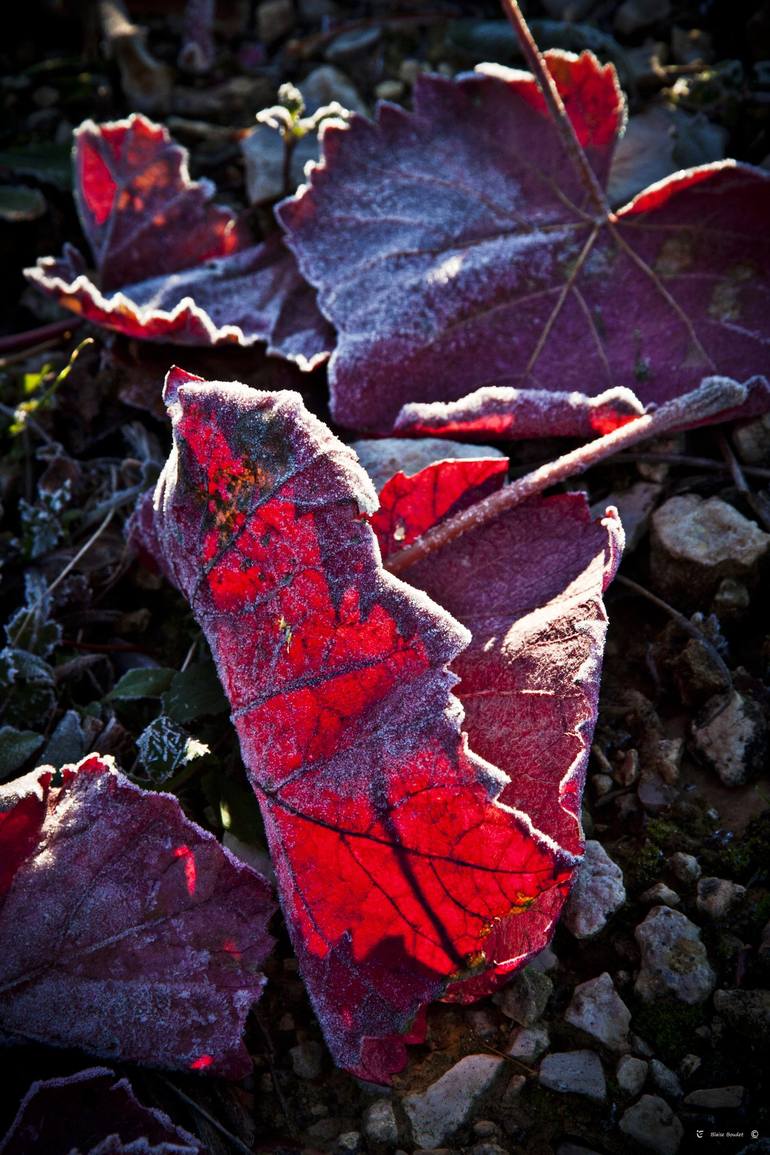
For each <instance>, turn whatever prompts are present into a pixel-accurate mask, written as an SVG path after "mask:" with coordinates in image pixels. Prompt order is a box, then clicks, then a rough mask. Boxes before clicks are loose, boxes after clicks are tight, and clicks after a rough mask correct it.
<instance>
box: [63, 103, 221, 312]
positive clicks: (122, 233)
mask: <svg viewBox="0 0 770 1155" xmlns="http://www.w3.org/2000/svg"><path fill="white" fill-rule="evenodd" d="M74 163H75V199H76V201H77V206H78V213H79V216H80V220H81V223H82V225H83V231H84V232H85V234H86V237H87V238H88V242H89V244H90V246H91V249H92V251H93V254H94V260H95V262H96V268H97V271H98V273H99V277H100V279H101V283H102V287H103V288H104V289H105V290H109V289H115V288H118V287H119V286H120V285H127V284H131V283H133V282H134V281H143V280H144V279H145V278H147V277H151V276H155V275H156V274H158V273H174V272H176V271H177V270H178V269H189V268H190V267H191V266H192V265H197V264H200V263H202V262H203V261H208V260H211V259H212V258H213V257H225V256H227V255H228V254H229V253H233V252H235V251H236V249H238V248H240V247H241V246H240V243H239V238H238V232H237V227H236V223H235V221H234V220H233V217H232V214H231V213H230V211H229V210H228V209H226V208H221V207H218V206H216V205H213V204H212V203H211V198H212V197H213V195H214V191H215V190H214V186H213V185H212V184H211V182H210V181H201V182H196V181H191V180H190V174H189V172H188V169H187V152H186V150H185V149H183V148H180V147H179V145H177V144H174V143H173V142H172V140H171V137H170V136H169V134H168V130H167V129H166V128H164V127H163V125H161V124H153V122H152V121H151V120H148V119H147V118H146V117H144V116H139V115H138V114H136V113H134V114H133V115H132V116H130V117H129V118H128V119H127V120H116V121H113V122H112V123H109V124H102V125H98V124H94V122H93V121H92V120H86V121H84V123H83V124H81V125H80V128H78V129H77V130H76V133H75V154H74Z"/></svg>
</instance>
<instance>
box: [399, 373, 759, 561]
mask: <svg viewBox="0 0 770 1155" xmlns="http://www.w3.org/2000/svg"><path fill="white" fill-rule="evenodd" d="M747 395H748V390H747V389H746V386H745V385H741V384H739V383H738V382H737V381H733V380H731V379H730V378H729V377H706V378H705V380H704V381H702V382H701V384H700V385H699V386H698V388H697V389H693V390H691V392H689V393H685V394H683V395H682V396H681V397H676V398H675V399H674V400H673V401H668V402H667V403H666V404H665V405H661V406H660V408H659V409H653V410H652V411H650V412H649V413H645V414H643V415H642V416H641V417H636V418H634V419H633V420H631V421H628V422H627V423H626V424H625V425H621V426H620V427H619V428H618V429H613V430H612V432H611V433H607V434H605V435H604V436H603V437H597V438H596V440H595V441H589V442H588V443H587V444H585V445H580V446H578V448H577V449H573V450H572V451H571V452H570V453H565V454H563V455H562V456H561V457H557V458H556V460H555V461H549V462H548V463H547V464H545V465H541V466H539V467H538V468H537V469H534V470H532V472H531V473H527V474H525V475H524V477H520V478H518V479H517V480H516V481H514V482H512V483H511V484H510V485H506V486H504V488H503V489H499V490H498V491H497V492H496V493H493V494H491V495H490V496H489V497H485V498H484V499H483V500H482V501H478V502H476V504H475V505H471V506H469V507H468V508H467V509H464V510H462V512H461V513H458V514H455V516H454V517H450V518H447V520H446V521H442V522H441V523H440V524H439V525H436V526H434V528H433V529H430V530H428V532H427V533H425V534H423V535H422V537H420V538H418V539H417V541H415V542H413V543H412V545H409V546H407V547H406V549H401V550H399V551H398V553H394V554H391V556H390V557H389V558H388V560H387V561H386V562H385V563H384V564H385V568H386V569H388V570H390V572H391V573H394V574H400V573H403V571H404V570H405V569H408V567H409V566H411V565H414V564H415V562H418V561H422V559H423V558H425V557H427V556H428V554H431V553H434V552H435V551H436V550H438V549H442V548H443V547H444V546H445V545H447V544H448V543H449V542H450V541H454V539H455V538H457V537H460V535H461V534H463V533H467V532H468V530H471V529H477V528H478V527H479V526H481V525H484V524H486V522H488V521H491V520H492V519H493V518H495V517H498V516H499V515H500V514H501V513H504V512H506V511H507V510H509V509H513V507H514V506H516V505H520V504H521V502H523V501H527V500H528V498H530V497H535V496H536V495H537V494H539V493H542V492H543V491H544V490H545V489H549V488H550V487H551V486H552V485H556V484H557V483H558V482H560V481H566V479H567V478H568V477H574V476H575V475H576V474H578V473H584V472H585V471H586V470H587V469H590V468H591V467H592V466H594V465H598V464H599V462H601V461H605V460H606V459H607V458H608V457H612V456H614V454H616V453H618V452H620V450H621V449H629V448H630V447H631V446H632V445H637V444H638V443H639V442H640V441H646V440H647V439H648V438H650V437H659V436H661V435H662V434H664V433H668V432H670V431H671V430H672V429H678V428H679V427H680V426H683V425H696V424H698V422H700V421H705V420H707V419H708V418H709V417H713V416H714V415H715V414H717V413H720V412H721V411H722V410H727V409H732V408H733V407H735V406H737V405H741V404H743V402H744V401H745V400H746V397H747Z"/></svg>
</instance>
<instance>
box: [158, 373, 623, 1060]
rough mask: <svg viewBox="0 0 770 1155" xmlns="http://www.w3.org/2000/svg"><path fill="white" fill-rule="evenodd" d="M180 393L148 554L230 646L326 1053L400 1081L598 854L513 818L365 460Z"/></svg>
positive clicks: (249, 401)
mask: <svg viewBox="0 0 770 1155" xmlns="http://www.w3.org/2000/svg"><path fill="white" fill-rule="evenodd" d="M166 396H167V400H168V403H169V410H170V415H171V419H172V424H173V434H174V449H173V452H172V456H171V458H170V460H169V463H168V465H167V467H166V468H165V470H164V472H163V474H162V475H161V479H160V481H159V483H158V487H157V489H156V492H155V497H154V520H153V521H152V522H151V523H150V526H149V530H150V533H151V534H152V540H151V541H150V542H149V543H148V544H149V546H150V547H151V549H152V550H154V551H155V552H156V555H157V553H158V552H159V553H160V555H161V556H162V558H163V564H164V568H165V570H166V572H167V574H168V575H169V576H170V577H171V578H172V580H173V581H175V583H176V584H177V585H178V586H179V588H180V589H181V590H182V591H183V593H185V595H186V596H187V597H188V598H189V600H190V602H191V605H192V608H193V611H194V613H195V615H196V617H197V619H198V621H199V622H200V623H201V625H202V627H203V629H204V631H205V633H206V637H207V639H208V641H209V644H210V645H211V649H212V653H213V655H214V658H215V660H216V662H217V665H218V668H219V673H220V677H221V678H222V682H223V685H224V687H225V690H226V692H227V695H228V697H229V699H230V703H231V706H232V710H233V718H234V721H235V724H236V727H237V729H238V733H239V737H240V740H241V748H242V751H243V755H244V761H245V762H246V765H247V767H248V768H249V772H250V776H251V781H252V784H253V786H254V790H255V792H256V794H257V797H258V799H259V801H260V805H261V807H262V812H263V817H264V821H265V828H266V832H267V836H268V840H269V844H270V849H271V853H272V856H273V862H274V864H275V869H276V876H277V879H278V884H279V889H280V893H281V900H282V905H283V909H284V913H285V916H286V920H287V923H288V927H289V931H290V933H291V936H292V941H293V944H294V947H295V950H296V952H297V956H298V958H299V962H300V967H301V969H302V973H303V977H304V979H305V982H306V984H307V986H308V990H309V992H310V995H311V998H312V1000H313V1003H314V1006H315V1009H316V1011H317V1013H318V1016H319V1019H320V1021H321V1023H322V1026H323V1029H324V1032H325V1035H326V1038H327V1042H328V1044H329V1046H330V1048H331V1050H332V1053H333V1054H334V1056H335V1059H336V1060H337V1062H338V1063H340V1064H341V1065H343V1066H346V1067H348V1068H350V1069H352V1070H354V1071H356V1072H357V1073H359V1074H361V1075H363V1076H365V1077H366V1078H369V1079H374V1080H380V1081H382V1080H386V1079H387V1078H388V1076H389V1074H390V1073H391V1072H392V1071H393V1070H396V1069H398V1067H399V1066H400V1065H401V1064H402V1063H403V1061H404V1048H403V1037H404V1036H407V1034H408V1032H409V1031H410V1029H411V1024H412V1023H413V1021H414V1018H415V1015H416V1014H417V1013H418V1011H419V1009H420V1007H422V1006H423V1005H424V1004H425V1003H426V1002H428V1001H430V1000H431V999H433V998H436V997H438V996H440V995H442V994H443V993H444V992H445V990H446V988H447V986H448V985H449V984H450V983H453V982H458V981H460V980H461V979H467V978H469V977H471V976H474V975H476V974H479V973H482V972H483V971H484V970H485V969H486V968H488V967H489V966H490V965H495V964H496V961H497V960H496V959H494V958H492V957H491V956H489V954H488V953H487V946H488V943H489V941H490V936H491V935H493V934H495V933H496V931H495V928H496V927H498V926H499V924H500V923H501V922H503V923H508V922H510V921H516V919H517V918H520V917H521V914H522V912H523V911H526V910H527V909H528V908H529V907H531V906H532V905H533V903H537V902H539V903H542V905H543V909H544V910H547V909H552V908H558V905H559V904H560V902H561V901H562V900H563V897H564V895H565V894H566V891H567V888H568V884H569V878H570V876H571V872H572V870H573V868H574V865H575V862H576V861H577V854H578V852H579V844H578V843H577V841H576V842H575V847H574V849H565V848H563V847H561V846H560V845H559V843H558V842H557V841H556V840H555V839H553V838H552V837H551V836H550V835H548V834H546V833H544V832H543V831H541V830H539V829H538V828H537V826H536V825H535V824H533V823H532V820H531V819H530V817H529V816H528V815H527V814H526V812H525V808H526V803H527V796H526V794H523V795H522V796H521V797H520V799H519V801H520V803H521V808H516V809H513V808H511V807H510V806H508V805H501V804H500V797H501V795H502V793H504V792H505V791H507V790H509V789H512V790H514V792H515V791H516V786H515V784H513V785H512V784H511V783H510V781H509V779H508V778H507V777H506V776H505V775H504V774H502V773H501V771H500V770H499V769H498V768H497V767H496V766H495V765H493V764H490V763H489V762H485V761H483V760H481V759H479V758H477V757H476V755H475V754H472V753H470V752H469V750H468V748H467V746H466V743H465V738H464V736H463V735H462V733H461V729H460V727H461V721H462V711H461V709H460V707H459V703H458V701H457V699H456V698H455V697H454V696H453V693H452V690H453V687H454V686H455V683H456V678H455V676H454V675H453V674H452V673H451V672H450V671H449V670H448V669H447V663H449V662H450V661H453V660H455V659H456V657H457V655H458V654H459V653H460V651H461V650H462V649H463V647H464V646H465V645H467V643H468V640H469V636H468V634H467V632H466V631H465V630H464V628H463V627H461V626H460V625H459V623H458V622H457V621H455V620H454V619H453V618H452V617H451V616H450V615H449V614H447V613H446V612H445V611H444V610H443V609H441V608H440V607H439V606H438V605H437V604H435V603H434V602H432V601H430V600H429V599H427V598H426V597H425V596H424V595H423V594H422V593H420V592H419V591H417V590H415V589H413V588H411V587H410V586H407V585H405V584H404V583H402V582H400V581H399V580H397V579H395V578H394V577H392V576H391V575H389V574H388V573H386V572H385V571H384V570H383V569H382V568H381V564H380V559H379V551H378V549H377V547H376V544H375V541H374V537H373V534H372V532H371V530H370V529H369V527H368V526H367V525H366V524H365V522H364V521H363V519H362V515H363V514H371V513H372V512H373V511H374V508H375V505H376V500H375V495H374V491H373V490H372V487H371V483H370V482H369V480H368V478H367V477H366V475H365V474H364V472H363V471H362V470H361V468H360V466H359V465H358V464H357V462H356V460H355V458H354V455H353V454H352V452H351V451H350V450H349V449H346V447H345V446H343V445H342V444H341V443H340V442H339V441H337V440H336V439H335V438H334V437H333V436H332V435H331V433H330V432H329V431H328V430H327V429H326V428H325V427H324V426H323V425H322V424H321V423H320V422H319V421H317V420H316V419H315V418H314V417H312V416H311V415H310V414H309V413H307V411H306V410H305V409H304V408H303V406H302V403H301V400H300V398H299V397H298V396H297V395H296V394H291V393H282V394H269V393H261V392H256V391H254V390H251V389H248V388H246V387H245V386H239V385H221V384H207V383H205V382H200V381H199V380H198V379H194V378H191V377H190V376H189V375H188V374H185V373H182V372H181V371H179V370H172V372H171V373H170V374H169V378H168V380H167V385H166ZM503 465H504V462H503ZM459 466H460V468H461V469H463V470H467V466H468V463H467V462H464V461H461V462H460V463H459ZM488 468H489V469H490V470H491V473H492V474H494V472H495V471H498V472H499V470H500V462H499V460H497V461H495V462H494V464H493V466H491V467H488ZM468 477H470V482H469V481H468ZM487 480H489V477H487ZM469 483H470V485H471V486H475V485H477V484H478V483H479V479H478V477H477V476H475V475H473V472H472V473H471V474H469V475H467V476H466V479H465V485H466V488H467V486H468V484H469ZM457 488H459V489H460V490H461V489H462V485H460V486H459V487H455V490H456V489H457ZM455 490H453V491H452V504H455V503H456V501H457V500H458V498H457V495H456V492H455ZM432 492H439V493H443V492H444V487H440V489H439V490H438V491H432ZM442 506H443V501H441V502H439V503H438V505H437V506H435V509H434V512H435V513H436V514H437V515H438V516H440V512H441V508H442ZM415 508H416V509H417V516H418V517H421V518H422V519H423V520H424V512H425V511H424V508H422V507H420V506H419V504H418V505H416V506H415ZM137 525H138V529H139V532H141V531H142V527H144V529H145V537H146V531H147V527H148V518H147V514H146V512H145V513H144V514H143V516H142V517H140V519H139V520H138V522H137ZM598 533H599V535H600V537H601V540H602V542H603V546H604V549H608V548H609V547H608V545H607V531H606V530H605V529H602V530H600V531H598ZM595 544H596V543H595ZM596 551H598V544H597V545H596V550H595V552H596ZM602 557H603V555H602ZM530 592H531V593H532V594H533V595H534V594H535V592H536V591H534V590H533V591H530ZM598 640H600V639H599V637H598V635H597V641H598ZM597 666H598V654H596V655H594V672H595V669H596V667H597ZM533 742H535V739H534V738H533ZM540 756H541V755H540V749H539V746H535V747H534V748H533V752H532V757H533V759H535V760H536V761H537V759H539V758H540ZM568 767H569V764H566V765H565V766H564V767H563V770H564V771H565V772H566V770H567V769H568ZM517 797H518V795H517ZM552 893H553V894H554V896H556V895H558V898H556V897H554V898H553V899H549V897H548V896H549V895H551V894H552ZM549 904H550V906H549ZM551 930H552V923H551V922H548V921H545V920H544V924H543V926H542V927H541V928H540V939H539V941H538V944H537V945H543V943H544V942H545V941H546V939H547V935H548V934H549V933H550V932H551ZM533 949H537V946H534V945H533Z"/></svg>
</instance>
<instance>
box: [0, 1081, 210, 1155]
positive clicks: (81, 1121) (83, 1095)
mask: <svg viewBox="0 0 770 1155" xmlns="http://www.w3.org/2000/svg"><path fill="white" fill-rule="evenodd" d="M203 1151H204V1148H203V1147H202V1145H201V1144H200V1143H199V1142H198V1140H197V1139H195V1138H194V1137H193V1136H192V1135H190V1134H189V1133H188V1132H187V1131H183V1130H182V1128H181V1127H177V1126H176V1124H175V1123H172V1121H171V1120H170V1119H169V1117H168V1115H166V1114H165V1113H164V1112H163V1111H158V1110H157V1109H155V1108H152V1107H144V1106H143V1105H142V1104H141V1103H140V1102H139V1100H138V1099H137V1097H136V1095H135V1094H134V1090H133V1087H132V1086H131V1084H130V1083H129V1081H128V1079H119V1078H118V1077H117V1076H116V1075H115V1074H114V1072H113V1071H110V1070H108V1069H107V1068H106V1067H91V1068H89V1069H88V1070H86V1071H78V1073H77V1074H75V1075H65V1076H63V1077H61V1078H57V1079H45V1080H41V1081H40V1082H37V1083H33V1084H32V1086H31V1087H30V1089H29V1090H28V1091H27V1093H26V1095H25V1096H24V1098H23V1099H22V1101H21V1104H20V1106H19V1110H18V1113H17V1115H16V1118H15V1119H14V1121H13V1123H12V1124H11V1127H10V1130H9V1131H8V1133H7V1135H6V1136H5V1138H4V1139H2V1140H0V1155H203Z"/></svg>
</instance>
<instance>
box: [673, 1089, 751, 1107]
mask: <svg viewBox="0 0 770 1155" xmlns="http://www.w3.org/2000/svg"><path fill="white" fill-rule="evenodd" d="M745 1093H746V1088H745V1087H740V1086H737V1085H735V1086H730V1087H702V1088H701V1089H700V1090H699V1091H691V1092H690V1094H689V1095H687V1096H686V1097H685V1100H684V1101H685V1103H686V1104H687V1106H688V1107H706V1108H708V1109H710V1110H712V1111H729V1110H735V1108H736V1107H740V1106H741V1104H742V1103H743V1096H744V1095H745Z"/></svg>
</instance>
